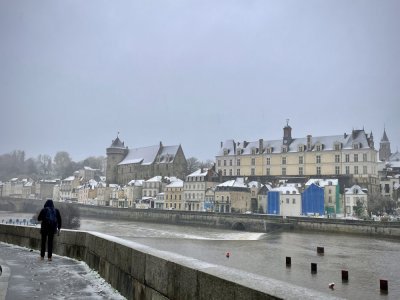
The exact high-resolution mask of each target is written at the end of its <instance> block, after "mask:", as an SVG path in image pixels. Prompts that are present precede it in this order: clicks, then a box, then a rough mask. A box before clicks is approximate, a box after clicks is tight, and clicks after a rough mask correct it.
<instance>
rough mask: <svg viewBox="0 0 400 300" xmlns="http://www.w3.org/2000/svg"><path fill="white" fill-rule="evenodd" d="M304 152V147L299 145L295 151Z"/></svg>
mask: <svg viewBox="0 0 400 300" xmlns="http://www.w3.org/2000/svg"><path fill="white" fill-rule="evenodd" d="M304 150H305V146H304V145H299V147H298V149H297V151H299V152H304Z"/></svg>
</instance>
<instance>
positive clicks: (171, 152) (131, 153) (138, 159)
mask: <svg viewBox="0 0 400 300" xmlns="http://www.w3.org/2000/svg"><path fill="white" fill-rule="evenodd" d="M179 147H180V146H179V145H175V146H163V145H162V144H161V143H160V144H158V145H154V146H148V147H141V148H132V149H128V154H127V155H126V157H125V158H124V159H123V160H122V161H121V162H120V163H119V164H118V165H126V164H141V165H151V164H153V163H171V162H173V161H174V159H175V156H176V154H177V152H178V150H179Z"/></svg>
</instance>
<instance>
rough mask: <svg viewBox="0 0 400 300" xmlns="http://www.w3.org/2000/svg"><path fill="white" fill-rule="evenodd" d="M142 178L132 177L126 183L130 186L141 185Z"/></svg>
mask: <svg viewBox="0 0 400 300" xmlns="http://www.w3.org/2000/svg"><path fill="white" fill-rule="evenodd" d="M143 182H144V180H143V179H134V180H131V181H129V182H128V185H130V186H143Z"/></svg>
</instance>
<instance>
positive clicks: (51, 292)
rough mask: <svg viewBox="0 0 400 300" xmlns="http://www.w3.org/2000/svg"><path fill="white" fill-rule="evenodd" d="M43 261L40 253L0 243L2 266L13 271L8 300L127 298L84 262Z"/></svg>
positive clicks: (0, 261)
mask: <svg viewBox="0 0 400 300" xmlns="http://www.w3.org/2000/svg"><path fill="white" fill-rule="evenodd" d="M39 258H40V255H39V251H36V250H32V249H27V248H23V247H19V246H15V245H10V244H6V243H0V265H1V266H3V268H4V269H9V271H10V275H9V279H8V290H7V296H6V298H5V299H6V300H8V299H9V300H11V299H12V300H18V299H55V300H58V299H90V300H97V299H113V300H114V299H116V300H119V299H121V300H122V299H125V298H124V297H123V296H122V295H120V294H119V293H118V292H117V291H116V290H115V289H114V288H112V287H111V286H110V284H108V283H107V282H105V280H104V279H103V278H101V277H100V275H99V274H98V273H97V272H95V271H93V270H91V269H90V268H89V267H88V265H86V264H85V263H84V262H80V261H77V260H74V259H71V258H67V257H63V256H59V255H55V254H53V261H52V262H48V261H47V258H45V260H44V261H41V260H40V259H39Z"/></svg>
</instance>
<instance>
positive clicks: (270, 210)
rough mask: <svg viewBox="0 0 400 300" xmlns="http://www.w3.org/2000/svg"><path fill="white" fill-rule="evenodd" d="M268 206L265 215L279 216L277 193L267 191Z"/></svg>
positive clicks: (278, 197) (278, 194) (278, 195)
mask: <svg viewBox="0 0 400 300" xmlns="http://www.w3.org/2000/svg"><path fill="white" fill-rule="evenodd" d="M267 202H268V205H267V214H271V215H279V214H280V209H279V208H280V193H279V192H277V191H268V200H267Z"/></svg>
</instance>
